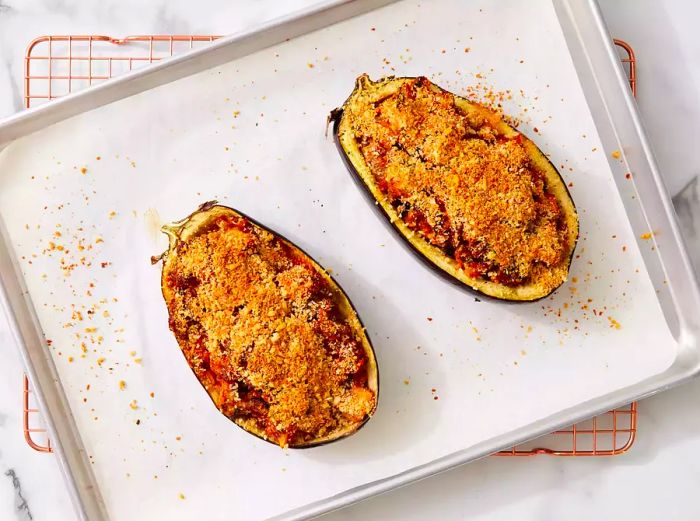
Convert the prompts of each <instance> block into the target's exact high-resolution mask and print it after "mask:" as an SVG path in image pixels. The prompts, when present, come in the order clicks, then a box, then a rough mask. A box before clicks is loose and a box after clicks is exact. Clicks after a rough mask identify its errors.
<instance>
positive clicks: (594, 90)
mask: <svg viewBox="0 0 700 521" xmlns="http://www.w3.org/2000/svg"><path fill="white" fill-rule="evenodd" d="M388 3H390V2H385V1H359V0H358V1H354V2H335V1H334V2H326V3H323V4H321V5H319V6H318V7H316V8H313V9H309V10H307V11H305V12H302V13H298V14H296V15H294V16H291V17H287V18H285V19H281V20H277V21H275V22H272V23H269V24H266V25H264V26H261V27H259V28H256V29H254V30H251V31H247V32H245V33H241V34H238V35H234V36H231V37H228V38H224V39H222V40H220V41H218V42H216V43H214V44H212V46H211V47H209V48H206V49H202V50H198V51H194V52H193V53H190V54H188V55H185V56H183V57H177V58H174V59H172V60H168V61H166V62H163V63H160V64H157V65H154V66H153V67H152V68H149V69H147V70H143V71H136V72H134V73H131V74H128V75H127V76H125V77H123V78H120V79H117V80H114V81H111V82H106V83H104V84H101V85H99V86H96V87H95V88H93V89H90V90H89V91H85V92H82V93H77V94H75V95H71V96H68V97H65V98H63V99H60V100H57V101H55V102H54V103H51V104H48V105H45V106H42V107H39V108H37V109H33V110H30V111H27V112H24V113H20V114H18V115H16V116H13V117H11V118H9V119H7V120H5V121H3V122H1V123H0V148H1V149H5V148H7V151H10V152H11V151H12V149H13V147H12V145H13V143H15V142H16V143H18V144H20V145H21V141H22V139H23V138H24V137H25V136H29V137H31V136H30V134H31V133H33V132H38V131H41V130H42V129H46V128H50V127H51V126H52V125H54V124H57V123H59V122H62V121H64V120H67V119H68V118H70V117H72V116H77V115H81V114H83V113H87V112H88V111H90V110H92V109H97V108H98V107H102V106H104V105H107V104H109V103H112V102H116V101H118V100H124V99H126V98H128V97H130V96H134V95H137V94H139V93H146V92H147V91H149V90H150V89H154V88H156V87H158V86H163V85H165V84H170V83H172V82H175V81H176V80H178V79H180V78H184V77H186V76H189V75H192V74H196V73H199V72H202V71H206V70H208V69H211V68H213V67H216V66H219V65H222V64H227V63H229V62H232V61H234V60H238V59H240V58H243V57H246V56H251V55H253V54H254V53H256V52H258V51H260V50H262V49H266V48H269V47H270V46H273V45H277V44H279V43H280V42H285V41H286V40H293V39H295V38H297V37H299V36H301V35H305V34H307V33H311V32H312V31H316V30H319V29H322V28H326V27H328V26H330V25H331V24H334V23H336V22H339V21H341V20H345V19H348V18H350V17H352V16H355V15H358V14H361V13H365V12H368V11H371V10H374V9H379V8H381V7H382V6H383V5H385V4H388ZM402 4H403V5H402V6H400V7H406V6H408V9H409V10H410V9H411V8H414V7H415V5H414V4H413V3H411V2H402ZM483 5H484V6H485V8H488V7H489V5H488V4H487V3H483ZM553 6H554V12H555V14H556V22H557V23H558V25H559V27H560V30H561V32H562V33H563V36H564V38H565V41H566V45H567V46H568V52H569V53H570V56H571V60H572V62H573V65H574V67H575V72H576V74H577V77H578V81H579V82H580V85H581V88H582V92H583V93H584V95H585V103H586V104H587V110H588V111H590V116H591V118H592V121H593V122H594V124H595V131H597V134H598V137H599V139H600V143H601V145H602V149H603V150H605V151H606V152H610V151H621V154H614V157H613V156H610V155H607V160H608V163H609V169H610V172H611V176H612V180H613V181H614V183H615V184H614V185H613V186H617V191H618V194H619V199H620V200H621V201H622V204H624V209H625V215H626V218H627V219H628V220H629V226H630V228H631V230H632V231H633V235H631V237H637V238H639V239H640V240H639V241H638V244H635V245H634V246H633V245H632V244H629V248H630V249H631V248H638V252H639V255H640V258H641V259H643V262H644V269H645V270H646V272H647V273H648V276H649V279H650V281H651V283H653V285H654V288H655V293H656V295H657V299H658V303H659V305H660V308H661V310H662V311H663V315H664V316H665V321H666V324H667V327H668V329H669V330H670V332H671V333H672V336H673V339H674V340H673V345H672V346H670V348H672V350H673V357H672V360H671V361H670V364H668V367H666V368H664V370H663V371H661V372H659V373H657V374H650V375H649V376H646V377H644V378H641V379H638V380H637V381H633V382H626V384H625V385H624V386H623V387H621V388H617V389H612V390H611V391H610V392H607V393H605V394H603V395H598V396H596V395H595V394H591V395H590V396H589V397H588V398H587V399H583V400H580V401H579V403H576V404H575V405H573V406H571V407H566V408H562V409H561V410H557V411H552V412H551V413H549V414H547V415H545V416H537V415H536V414H534V413H533V417H532V418H531V420H530V421H528V420H527V418H528V411H527V410H524V411H523V410H522V409H521V410H517V411H516V410H511V409H507V407H508V404H506V403H502V404H501V405H502V406H503V407H506V410H507V411H508V412H509V413H510V414H511V415H512V416H513V417H514V418H517V419H518V421H519V422H520V423H521V425H520V426H518V428H516V429H511V430H506V431H505V432H503V433H501V434H498V435H495V436H490V437H489V436H487V437H484V438H483V439H480V440H478V441H473V440H474V439H475V438H472V439H470V440H468V437H467V436H466V435H464V437H465V441H464V444H463V446H461V447H460V448H459V450H455V451H452V452H450V453H449V454H446V455H443V456H441V457H437V458H433V459H431V460H429V461H427V462H424V463H420V464H415V465H411V466H409V468H406V469H403V470H401V471H398V472H393V473H390V475H387V476H383V477H381V478H369V479H362V478H360V479H358V480H357V482H356V485H355V486H352V487H348V488H347V489H346V490H341V491H339V492H338V493H337V494H332V495H329V496H327V497H322V498H318V499H317V500H315V501H311V502H307V503H306V504H301V505H298V506H295V507H294V508H292V509H291V510H290V509H287V511H286V512H285V511H284V510H283V511H278V512H272V513H271V514H270V515H273V516H276V517H279V518H281V519H301V518H305V517H309V516H312V515H318V514H321V513H323V512H327V511H329V510H332V509H335V508H339V507H342V506H345V505H348V504H350V503H352V502H355V501H358V500H361V499H363V498H366V497H368V496H371V495H373V494H377V493H380V492H384V491H387V490H390V489H392V488H396V487H398V486H401V485H403V484H406V483H409V482H412V481H415V480H417V479H421V478H424V477H427V476H430V475H432V474H435V473H438V472H441V471H444V470H447V469H449V468H452V467H454V466H456V465H460V464H463V463H466V462H469V461H472V460H474V459H476V458H479V457H481V456H484V455H487V454H490V453H493V452H495V451H497V450H499V449H502V448H504V447H508V446H512V445H514V444H516V443H520V442H522V441H525V440H528V439H531V438H533V437H535V436H538V435H541V434H544V433H546V432H549V431H552V430H555V429H557V428H560V427H562V426H565V425H567V424H571V423H574V422H576V421H578V420H581V419H583V418H586V417H590V416H593V415H595V414H597V413H600V412H603V411H605V410H608V409H611V408H613V407H616V406H619V405H623V404H625V403H628V402H630V401H632V400H635V399H639V398H643V397H645V396H648V395H650V394H653V393H655V392H658V391H660V390H663V389H665V388H668V387H670V386H672V385H675V384H678V383H680V382H682V381H684V380H687V379H689V378H691V377H692V376H694V375H695V374H697V372H698V369H700V365H699V362H700V360H698V354H699V353H698V344H697V332H698V326H699V324H698V314H697V310H698V309H700V296H699V294H698V287H697V281H696V280H695V278H694V274H693V271H692V269H691V267H690V263H689V260H688V256H687V254H686V252H685V249H684V247H683V244H682V240H681V238H680V234H679V231H678V227H677V224H676V222H675V217H674V215H673V210H672V206H671V203H670V199H669V197H668V194H667V193H666V191H665V189H664V187H663V184H662V182H661V179H660V176H659V174H658V171H657V168H656V165H655V163H654V160H653V157H652V154H651V151H650V147H649V144H648V142H647V140H646V137H645V134H644V131H643V129H642V127H641V124H640V121H639V117H638V115H637V112H636V108H635V105H634V102H633V100H632V98H631V96H630V94H629V92H628V89H627V87H626V84H625V82H626V80H625V78H624V75H623V73H622V71H621V69H620V66H619V63H618V61H617V56H616V53H615V50H614V48H613V45H612V42H611V40H610V38H609V36H608V34H607V31H606V29H605V27H604V24H603V22H602V19H601V16H600V12H599V10H598V9H597V6H596V5H595V3H594V2H588V3H581V2H567V1H563V0H556V1H555V2H554V3H553ZM511 7H514V5H513V6H511ZM374 14H375V13H370V14H369V15H368V16H370V17H371V16H373V15H374ZM377 14H379V13H377ZM366 20H371V18H368V19H366ZM324 30H325V31H334V30H335V27H329V28H328V29H324ZM466 38H467V36H466V35H465V39H466ZM467 45H469V44H468V43H465V47H466V46H467ZM460 50H461V49H460ZM396 51H397V54H398V53H399V52H400V51H401V49H397V50H396ZM437 52H438V53H439V52H440V51H439V50H438V51H437ZM397 58H398V56H397ZM406 61H410V59H407V60H406ZM438 81H439V78H438ZM340 101H342V100H341V99H339V100H338V102H340ZM328 146H329V147H330V146H331V145H330V144H329V145H328ZM1 149H0V159H1V158H2V155H1V154H2V152H3V150H1ZM27 155H28V154H27ZM618 156H619V157H618ZM25 160H26V158H25ZM7 167H8V165H7V164H5V163H3V162H2V161H0V168H2V172H1V174H0V175H2V176H3V178H5V177H7V176H11V175H14V171H13V170H12V169H7ZM626 173H631V174H632V175H630V176H627V175H626ZM576 182H577V184H584V183H585V180H580V179H577V180H576ZM600 195H603V194H600ZM608 195H609V196H612V195H613V194H608ZM0 212H1V215H2V224H3V225H2V238H3V240H2V241H1V242H0V276H1V277H2V292H1V293H0V301H1V303H2V306H3V308H4V309H5V310H6V312H7V314H8V317H9V321H10V324H11V329H12V332H13V335H14V338H15V340H16V341H17V344H18V345H19V346H20V350H21V353H22V357H23V360H24V362H25V365H26V368H27V373H28V375H29V377H30V379H31V380H32V383H33V385H34V388H35V390H36V399H37V401H38V404H39V406H40V407H41V409H42V410H43V411H45V414H46V422H47V427H48V430H49V434H50V435H51V438H52V440H53V441H54V450H55V452H56V454H57V456H58V459H59V461H60V464H61V466H62V469H63V471H64V475H65V476H66V479H67V482H68V485H69V489H70V491H71V494H72V496H73V498H74V500H75V503H76V507H77V509H78V512H79V515H80V516H81V518H83V519H111V518H117V517H118V516H116V515H115V514H114V513H113V507H114V501H115V499H114V498H108V499H107V501H105V494H107V495H111V494H112V492H111V491H110V490H109V489H108V487H106V485H105V477H104V475H102V476H100V475H99V473H100V472H101V471H100V470H99V469H100V462H99V461H98V462H97V465H93V461H94V460H93V458H92V456H93V455H92V454H91V451H90V450H88V449H87V448H86V443H87V444H88V445H89V444H90V443H92V441H93V440H91V439H90V435H89V433H88V432H87V431H86V430H85V429H84V428H83V429H78V424H79V423H80V422H81V421H82V420H81V417H80V415H81V413H80V412H79V411H78V410H77V409H76V408H75V406H74V405H72V404H71V403H69V397H68V396H67V393H66V388H70V385H71V382H70V381H69V380H66V378H65V376H64V374H66V373H65V371H66V369H65V368H64V367H62V366H60V364H63V363H64V362H60V364H59V363H57V361H56V359H55V355H52V354H51V350H50V349H48V346H47V343H46V341H45V339H44V329H45V327H44V324H43V321H42V320H40V319H39V317H40V316H41V313H42V312H41V310H39V309H37V302H36V301H35V300H34V299H33V298H32V297H33V293H34V292H33V291H32V289H31V288H32V287H33V285H34V284H35V281H33V280H30V279H27V278H26V277H25V276H23V274H22V268H23V266H21V263H20V259H18V258H17V249H18V245H17V240H16V237H13V236H12V234H11V232H10V231H9V230H8V228H11V227H12V226H8V223H10V225H12V221H13V218H14V217H13V214H12V213H11V211H10V210H8V209H7V208H5V207H3V208H2V210H0ZM340 276H341V277H342V276H343V275H342V274H341V275H340ZM341 282H342V281H341ZM432 282H434V281H432ZM464 298H466V299H468V297H464ZM362 305H363V304H361V306H362ZM520 309H525V308H520ZM511 310H513V308H512V307H510V308H509V313H516V314H517V310H515V311H511ZM650 314H651V311H650ZM509 316H511V315H509ZM643 319H644V317H643V316H642V317H641V318H640V321H639V322H638V323H637V324H635V327H639V328H642V327H643V326H644V320H643ZM650 323H651V318H650ZM626 325H627V324H623V327H625V326H626ZM628 327H629V326H628ZM375 334H376V333H375ZM648 348H649V349H650V350H651V349H659V350H660V349H662V348H664V349H669V346H668V345H666V346H660V345H649V346H648ZM639 363H640V365H642V363H643V360H642V357H640V360H639ZM57 365H59V368H58V369H57ZM385 366H386V364H384V367H385ZM555 367H556V366H555ZM584 369H585V368H582V371H583V370H584ZM547 376H548V375H544V374H543V375H542V379H546V377H547ZM528 383H533V382H532V381H529V382H528ZM511 384H512V381H511ZM584 385H585V383H584ZM544 390H546V388H544ZM550 391H551V389H550ZM430 398H432V396H431V397H430ZM441 401H442V400H441ZM446 401H447V400H446ZM532 407H533V411H534V410H535V406H534V405H533V406H532ZM389 413H393V411H386V410H385V411H383V412H382V411H381V410H380V412H379V413H378V414H384V415H385V416H386V415H387V414H389ZM501 413H502V411H501ZM483 414H484V418H487V415H488V413H487V412H484V413H483ZM472 419H478V418H476V417H472ZM373 423H375V424H376V423H377V421H376V420H373V422H370V426H368V428H367V430H366V431H363V433H361V435H362V436H363V437H362V438H360V434H358V435H357V436H358V437H357V439H359V440H361V441H362V442H363V443H369V444H371V443H372V442H373V439H372V436H373V435H377V431H376V429H375V430H374V431H372V430H371V426H372V424H373ZM384 423H386V421H385V422H384ZM458 434H459V433H458ZM377 439H380V438H377ZM381 441H382V442H385V441H386V440H385V439H382V440H381ZM451 441H454V440H451ZM111 446H113V445H111ZM345 447H350V445H346V446H345ZM352 447H353V448H354V449H355V452H356V449H357V444H356V443H355V445H353V446H352ZM323 450H325V449H323ZM332 450H333V451H335V452H333V455H334V456H335V457H336V459H335V460H333V459H332V458H331V459H327V460H324V463H326V464H328V463H329V462H330V466H331V467H332V468H333V469H335V470H333V471H332V472H334V474H333V475H334V477H335V476H336V475H337V473H338V471H339V470H340V469H342V468H343V467H347V466H348V465H350V466H352V462H348V460H347V458H340V459H338V458H337V456H338V455H341V454H342V453H343V450H344V449H343V445H342V444H336V445H334V448H333V449H332ZM422 450H425V449H422ZM412 452H417V451H412ZM326 454H327V453H326ZM271 457H273V458H274V457H278V455H277V453H275V454H274V455H273V456H271ZM280 458H281V456H280ZM290 459H292V458H290ZM333 461H336V463H335V464H333ZM363 471H364V470H363ZM357 472H361V471H360V470H359V469H357ZM123 499H124V497H122V500H123ZM268 500H269V498H268ZM183 501H184V499H183ZM161 506H162V505H161ZM159 511H160V512H163V510H159ZM180 515H182V514H180ZM218 515H221V513H220V512H219V514H218ZM172 518H176V517H172Z"/></svg>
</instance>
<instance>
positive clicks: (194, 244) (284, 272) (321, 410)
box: [163, 212, 376, 446]
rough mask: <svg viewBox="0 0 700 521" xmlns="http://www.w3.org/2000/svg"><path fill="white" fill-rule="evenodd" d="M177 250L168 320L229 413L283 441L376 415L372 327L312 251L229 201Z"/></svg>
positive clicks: (167, 268) (168, 273)
mask: <svg viewBox="0 0 700 521" xmlns="http://www.w3.org/2000/svg"><path fill="white" fill-rule="evenodd" d="M167 259H168V260H167V261H166V262H165V265H164V268H163V294H164V296H165V298H166V303H167V306H168V310H169V312H170V328H171V330H172V331H173V332H174V334H175V336H176V338H177V340H178V343H179V344H180V347H181V348H182V351H183V353H184V354H185V357H186V358H187V361H188V363H189V364H190V366H191V367H192V369H193V370H194V372H195V374H196V375H197V377H198V379H199V380H200V382H201V383H202V384H203V385H204V387H205V389H206V390H207V392H208V393H209V394H210V396H211V397H212V399H213V400H214V403H215V404H216V406H217V407H218V408H219V409H220V410H221V412H222V413H223V414H225V415H226V416H228V417H229V418H231V419H232V420H234V421H235V422H236V423H238V424H239V425H241V426H242V427H244V428H245V429H246V430H248V431H250V432H253V433H255V434H258V435H261V436H263V437H265V438H266V439H268V440H270V441H272V442H274V443H277V444H279V445H280V446H287V445H289V446H303V445H305V444H309V443H312V442H314V441H315V440H319V439H324V438H328V437H332V436H333V433H336V432H342V431H348V430H352V428H353V426H357V425H358V424H361V423H363V422H364V421H365V420H366V419H367V417H368V416H369V415H371V414H372V412H373V411H374V409H375V407H376V393H375V391H374V390H372V389H371V387H372V386H370V385H368V376H369V371H370V370H371V369H370V364H369V355H368V353H367V351H366V348H365V345H364V344H363V338H361V335H364V331H363V330H362V329H361V326H360V325H359V321H358V320H357V319H356V317H354V314H353V316H352V317H349V316H348V312H347V310H346V309H345V306H344V305H343V303H342V302H341V300H344V302H347V300H346V299H345V297H344V295H342V293H340V290H339V288H337V286H336V285H335V283H332V282H331V279H330V278H329V277H328V275H326V274H325V273H323V272H322V270H321V269H320V268H319V267H318V265H316V264H315V263H314V262H313V261H312V260H311V259H309V258H308V257H307V256H306V255H305V254H304V253H303V252H301V251H300V250H298V249H297V248H296V247H294V246H293V245H291V244H290V243H288V242H287V241H285V240H284V239H281V238H279V237H277V236H275V235H274V234H273V233H271V232H269V231H267V230H265V229H263V228H261V227H259V226H257V225H255V224H253V223H252V222H250V221H249V220H248V219H246V218H245V217H242V216H240V215H238V214H237V213H233V212H230V213H223V214H222V215H220V216H218V217H216V218H215V219H213V220H212V221H211V222H209V223H208V224H207V226H206V227H205V228H204V229H201V230H198V231H197V232H196V233H195V234H193V235H192V236H191V237H189V238H188V239H187V240H181V241H179V242H178V243H177V244H176V246H175V251H174V252H173V254H168V258H167ZM358 329H359V331H358ZM364 341H365V342H366V340H364ZM375 369H376V366H375ZM375 378H376V375H375Z"/></svg>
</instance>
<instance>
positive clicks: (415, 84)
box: [330, 75, 578, 301]
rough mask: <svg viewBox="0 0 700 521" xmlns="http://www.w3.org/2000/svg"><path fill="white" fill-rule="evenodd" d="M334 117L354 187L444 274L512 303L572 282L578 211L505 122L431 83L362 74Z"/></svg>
mask: <svg viewBox="0 0 700 521" xmlns="http://www.w3.org/2000/svg"><path fill="white" fill-rule="evenodd" d="M330 119H331V120H332V121H333V133H334V137H335V140H336V144H337V146H338V149H339V151H340V153H341V156H342V157H343V159H344V161H345V163H346V165H347V167H348V169H349V170H350V172H351V173H352V175H353V177H354V178H355V180H356V181H357V182H358V184H359V185H360V186H361V187H362V188H363V189H364V191H365V192H366V194H367V195H368V196H369V197H370V200H371V201H372V202H373V203H374V204H375V205H376V206H377V207H378V208H379V210H380V212H381V213H382V214H383V215H384V216H385V217H386V218H387V219H388V222H389V223H391V225H392V227H393V229H394V230H395V231H396V232H397V233H398V234H399V235H400V237H401V238H403V239H404V240H405V242H406V243H407V244H408V245H409V246H410V248H411V249H412V250H413V251H414V252H415V253H416V254H417V255H418V256H419V257H420V258H421V259H422V260H424V261H426V262H427V263H428V264H429V265H430V266H432V267H433V268H435V269H436V270H437V271H438V272H439V273H440V274H441V275H443V276H446V277H447V278H448V279H449V280H450V281H452V282H455V283H457V284H458V285H460V286H463V287H466V288H470V289H472V290H475V291H476V292H478V293H480V294H483V295H487V296H489V297H493V298H496V299H502V300H509V301H532V300H537V299H540V298H543V297H545V296H547V295H549V294H550V293H552V292H553V291H554V290H555V289H557V288H558V287H559V286H560V285H561V284H562V283H563V282H564V281H565V280H566V278H567V276H568V272H569V265H570V263H571V260H572V257H573V252H574V248H575V246H576V241H577V239H578V217H577V214H576V208H575V206H574V203H573V201H572V199H571V196H570V195H569V192H568V190H567V187H566V184H565V183H564V181H563V179H562V178H561V176H560V175H559V173H558V172H557V170H556V168H555V167H554V165H552V163H551V162H550V161H549V160H548V159H547V158H546V156H545V155H544V154H543V153H542V152H541V151H540V150H539V149H538V148H537V146H536V145H535V144H534V143H533V142H532V141H531V140H529V139H528V138H527V137H525V136H524V135H523V134H521V133H520V132H518V131H517V130H515V129H514V128H512V127H511V126H509V125H508V124H507V123H506V122H505V121H504V120H503V117H502V116H501V115H499V114H498V113H496V112H495V111H493V110H491V109H489V108H487V107H485V106H483V105H481V104H478V103H474V102H471V101H469V100H467V99H464V98H461V97H459V96H456V95H454V94H452V93H450V92H447V91H445V90H443V89H441V88H440V87H438V86H437V85H434V84H433V83H431V82H430V81H429V80H428V79H427V78H423V77H418V78H394V77H390V78H385V79H381V80H378V81H376V82H373V81H372V80H370V79H369V77H368V76H367V75H362V76H360V77H359V78H358V79H357V81H356V85H355V89H354V90H353V92H352V93H351V95H350V97H349V98H348V99H347V101H346V102H345V103H344V104H343V106H342V107H341V108H340V109H336V110H334V111H333V112H332V113H331V116H330Z"/></svg>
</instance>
